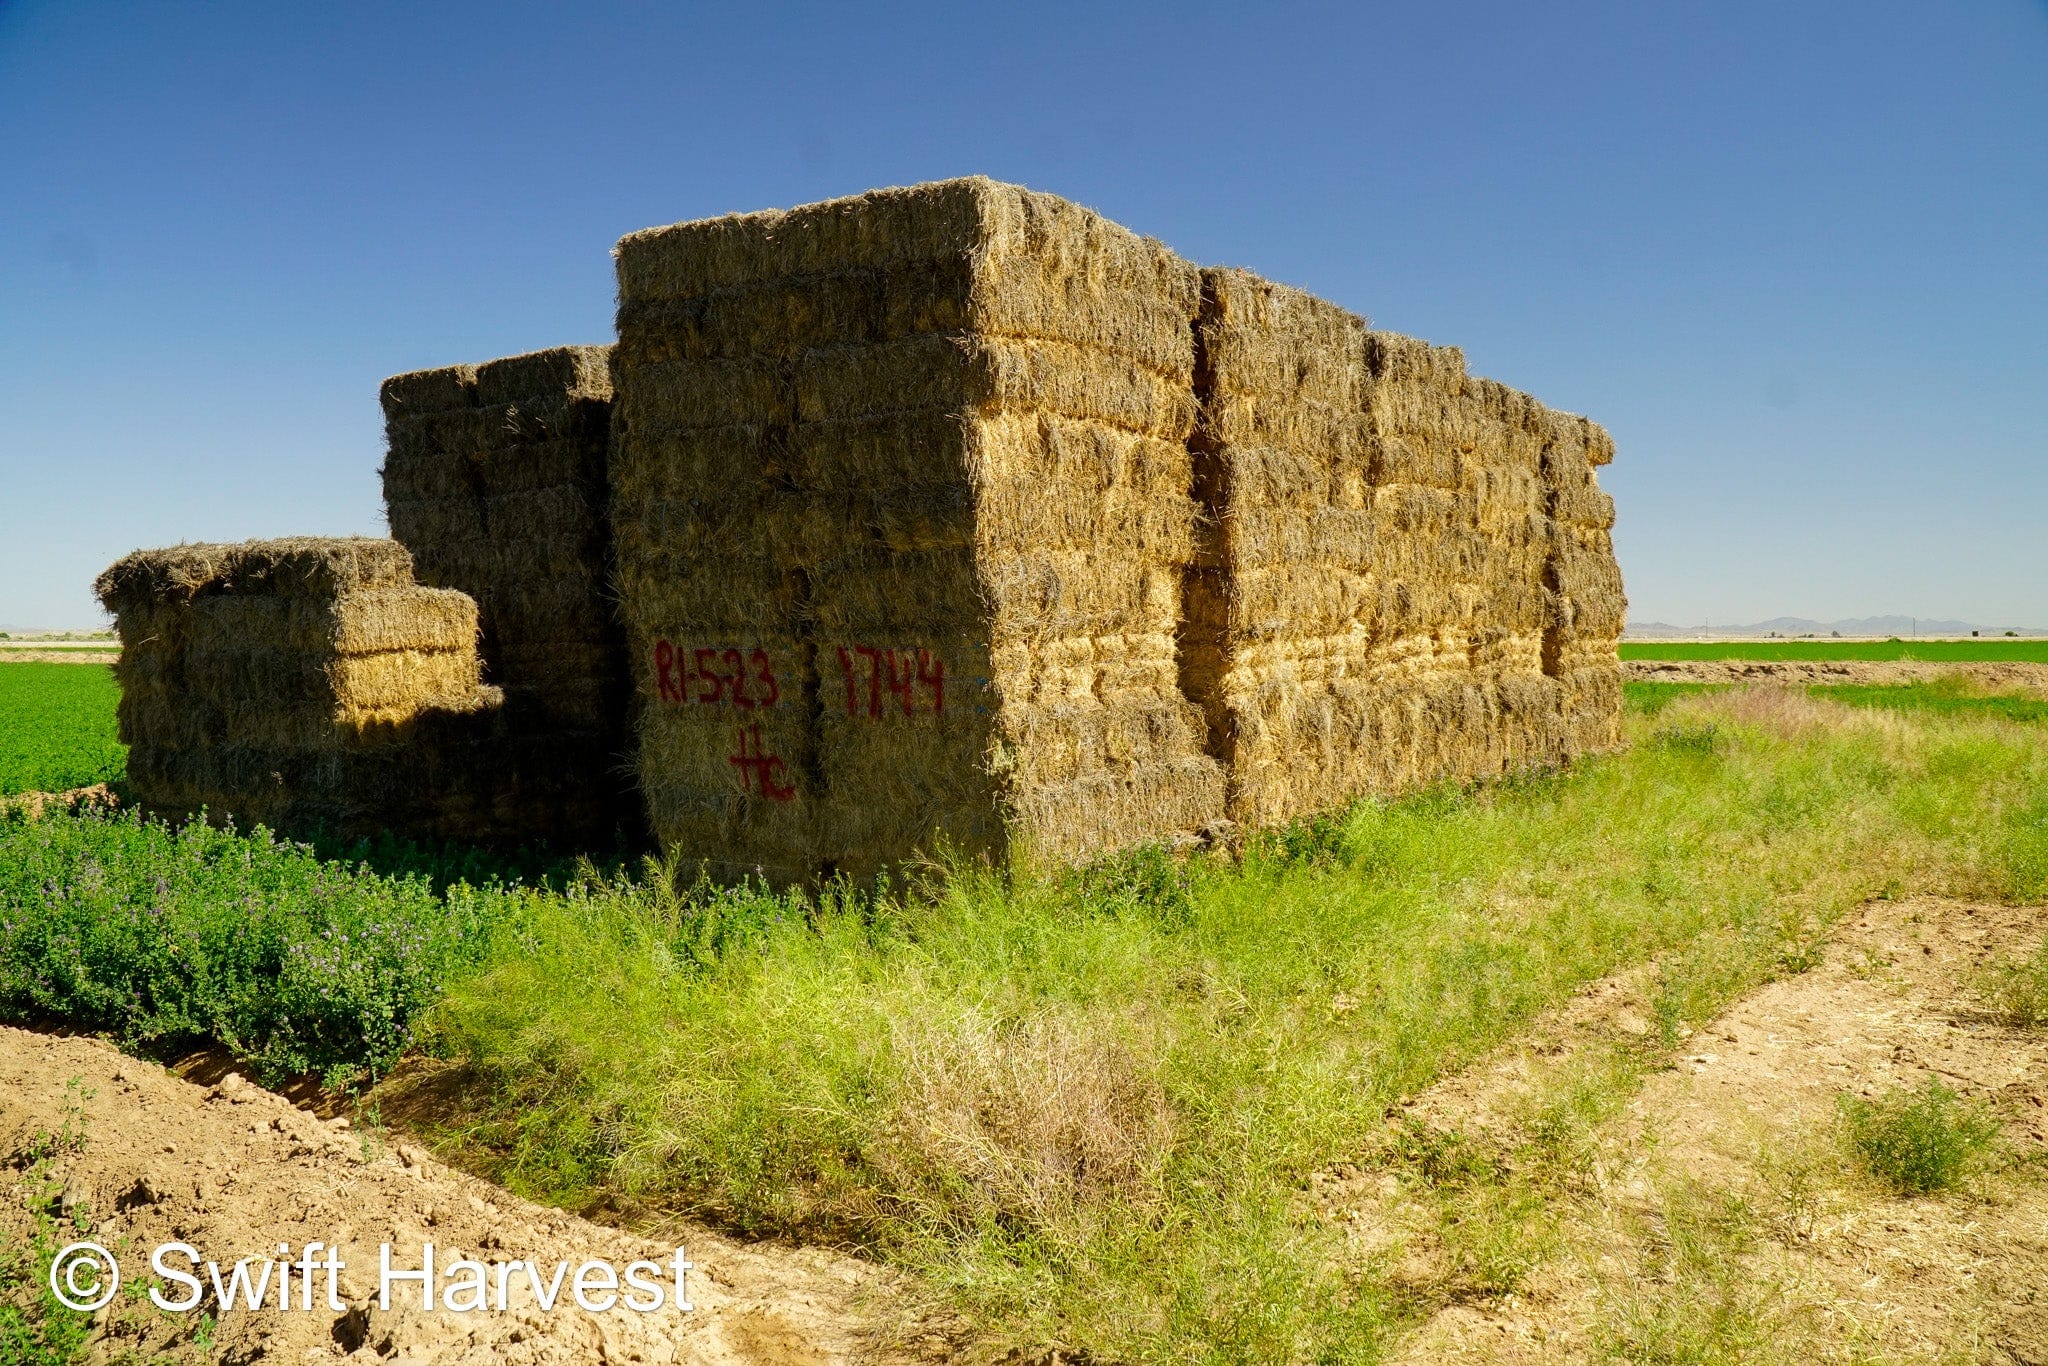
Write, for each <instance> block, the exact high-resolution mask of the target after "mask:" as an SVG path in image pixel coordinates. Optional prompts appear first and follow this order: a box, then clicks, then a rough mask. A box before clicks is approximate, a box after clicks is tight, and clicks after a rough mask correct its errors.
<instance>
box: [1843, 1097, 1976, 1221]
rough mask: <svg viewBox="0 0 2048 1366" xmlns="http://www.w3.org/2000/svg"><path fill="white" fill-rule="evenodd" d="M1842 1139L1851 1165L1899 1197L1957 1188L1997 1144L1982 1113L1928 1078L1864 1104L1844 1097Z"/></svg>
mask: <svg viewBox="0 0 2048 1366" xmlns="http://www.w3.org/2000/svg"><path fill="white" fill-rule="evenodd" d="M1838 1104H1839V1106H1840V1108H1841V1115H1842V1127H1843V1134H1844V1137H1845V1138H1846V1139H1847V1140H1848V1144H1849V1150H1850V1152H1851V1153H1852V1154H1853V1155H1854V1156H1855V1158H1856V1160H1857V1162H1858V1163H1859V1164H1860V1165H1861V1166H1862V1167H1863V1169H1864V1170H1865V1171H1867V1172H1868V1173H1869V1174H1870V1175H1871V1176H1873V1177H1875V1178H1876V1179H1877V1180H1878V1181H1880V1182H1881V1183H1883V1184H1884V1185H1886V1186H1888V1187H1890V1188H1891V1189H1892V1190H1893V1191H1895V1192H1897V1193H1898V1194H1900V1195H1931V1194H1934V1193H1936V1192H1939V1191H1946V1190H1953V1189H1955V1188H1956V1187H1957V1186H1959V1185H1961V1184H1962V1182H1963V1179H1964V1178H1965V1177H1966V1176H1968V1175H1969V1174H1970V1171H1971V1169H1972V1168H1973V1167H1975V1166H1976V1165H1977V1164H1978V1163H1979V1162H1980V1161H1982V1159H1983V1158H1984V1156H1985V1155H1986V1154H1987V1153H1988V1152H1989V1150H1990V1148H1991V1146H1992V1144H1993V1143H1994V1142H1996V1141H1997V1138H1998V1125H1997V1123H1996V1121H1994V1120H1993V1119H1992V1118H1991V1117H1990V1116H1989V1115H1988V1114H1986V1113H1985V1112H1984V1110H1983V1109H1982V1107H1980V1106H1978V1105H1974V1104H1972V1103H1970V1102H1969V1101H1966V1100H1965V1099H1963V1098H1962V1097H1961V1096H1958V1095H1957V1094H1956V1093H1955V1092H1954V1091H1951V1090H1950V1089H1949V1088H1948V1087H1946V1086H1944V1085H1942V1083H1941V1080H1940V1079H1939V1078H1938V1077H1936V1076H1934V1075H1933V1074H1932V1073H1929V1074H1928V1076H1927V1079H1926V1080H1925V1081H1923V1082H1922V1083H1921V1084H1920V1085H1919V1086H1918V1087H1899V1088H1896V1089H1894V1090H1892V1091H1889V1092H1887V1093H1885V1094H1884V1095H1881V1096H1878V1097H1876V1098H1874V1099H1870V1100H1865V1099H1864V1098H1862V1097H1860V1096H1852V1095H1848V1094H1844V1095H1842V1096H1841V1097H1840V1099H1839V1102H1838Z"/></svg>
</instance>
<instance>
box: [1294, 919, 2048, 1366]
mask: <svg viewBox="0 0 2048 1366" xmlns="http://www.w3.org/2000/svg"><path fill="white" fill-rule="evenodd" d="M2044 932H2048V908H2043V907H2033V908H2030V909H2014V908H2009V907H1999V906H1983V905H1973V904H1968V903H1960V902H1945V901H1934V900H1914V901H1906V902H1876V903H1872V904H1870V905H1869V906H1867V907H1865V908H1864V911H1863V913H1862V914H1861V915H1859V916H1857V917H1855V918H1853V919H1852V920H1851V921H1849V922H1848V923H1847V924H1845V925H1844V926H1843V927H1842V928H1841V929H1840V931H1839V932H1838V933H1837V934H1836V936H1835V937H1834V939H1833V940H1832V941H1831V942H1830V943H1829V944H1828V945H1827V946H1826V948H1825V951H1824V959H1823V961H1822V962H1821V963H1820V964H1819V965H1818V966H1815V967H1813V968H1811V969H1810V970H1809V971H1806V972H1803V973H1798V974H1797V975H1793V976H1788V977H1786V978H1783V979H1782V980H1779V981H1776V982H1773V983H1771V984H1769V985H1767V986H1765V987H1763V988H1762V989H1761V990H1758V991H1756V992H1754V993H1752V994H1751V995H1750V996H1748V997H1747V998H1746V999H1744V1000H1742V1001H1740V1002H1738V1003H1736V1004H1735V1005H1734V1006H1733V1007H1732V1008H1731V1009H1729V1010H1727V1011H1726V1012H1725V1013H1724V1014H1722V1015H1721V1016H1720V1017H1719V1018H1718V1019H1716V1020H1714V1021H1713V1022H1712V1023H1711V1024H1709V1025H1707V1026H1706V1027H1704V1028H1701V1029H1699V1030H1698V1031H1696V1032H1694V1033H1693V1034H1691V1035H1690V1037H1688V1038H1686V1039H1685V1040H1684V1042H1683V1043H1682V1044H1681V1045H1680V1047H1679V1050H1678V1052H1677V1054H1676V1056H1675V1057H1673V1058H1672V1059H1671V1060H1670V1063H1669V1065H1668V1066H1666V1067H1664V1068H1663V1069H1662V1070H1653V1071H1652V1072H1651V1073H1650V1074H1649V1075H1648V1076H1647V1078H1646V1079H1645V1080H1644V1081H1643V1083H1642V1085H1641V1087H1640V1089H1639V1090H1636V1091H1634V1093H1633V1095H1632V1097H1631V1098H1630V1099H1629V1100H1628V1101H1627V1103H1626V1106H1625V1108H1624V1109H1623V1111H1622V1112H1621V1113H1620V1114H1619V1115H1617V1116H1615V1117H1614V1118H1612V1119H1611V1120H1608V1121H1607V1122H1605V1123H1603V1124H1601V1125H1600V1126H1598V1127H1597V1128H1596V1129H1595V1130H1594V1139H1593V1142H1592V1144H1591V1145H1590V1147H1589V1148H1588V1149H1587V1150H1586V1151H1585V1152H1584V1153H1583V1154H1582V1164H1581V1165H1577V1166H1574V1167H1573V1168H1572V1169H1571V1170H1570V1171H1569V1173H1567V1174H1566V1175H1565V1176H1564V1177H1562V1178H1555V1179H1553V1180H1551V1181H1550V1182H1548V1183H1546V1184H1544V1185H1541V1186H1538V1187H1535V1189H1539V1190H1542V1191H1543V1192H1544V1194H1545V1196H1546V1197H1547V1199H1548V1200H1549V1202H1550V1209H1549V1217H1548V1218H1531V1219H1525V1220H1523V1221H1522V1222H1521V1223H1520V1225H1519V1226H1518V1230H1517V1231H1518V1233H1519V1235H1520V1236H1521V1237H1522V1238H1523V1239H1524V1241H1523V1242H1522V1243H1521V1244H1520V1245H1519V1246H1515V1247H1511V1248H1510V1251H1511V1252H1513V1253H1514V1254H1516V1255H1518V1256H1519V1257H1520V1258H1521V1259H1522V1263H1521V1264H1520V1265H1519V1267H1518V1270H1520V1272H1521V1274H1519V1275H1518V1276H1514V1277H1510V1278H1508V1279H1511V1280H1513V1281H1514V1282H1515V1283H1514V1284H1513V1285H1512V1287H1511V1288H1507V1289H1505V1290H1502V1289H1500V1288H1499V1287H1495V1288H1494V1290H1493V1292H1492V1293H1480V1292H1475V1291H1474V1290H1473V1289H1472V1288H1471V1284H1470V1282H1471V1276H1470V1274H1469V1261H1470V1257H1471V1248H1472V1247H1473V1246H1477V1247H1479V1248H1480V1250H1481V1252H1482V1254H1483V1253H1485V1252H1487V1251H1489V1250H1491V1251H1492V1252H1494V1253H1495V1254H1496V1255H1500V1248H1501V1245H1502V1243H1503V1242H1504V1241H1508V1242H1511V1241H1512V1240H1505V1239H1503V1238H1502V1237H1500V1236H1499V1230H1495V1235H1496V1236H1495V1238H1494V1241H1493V1242H1490V1243H1489V1242H1487V1241H1485V1240H1484V1239H1479V1240H1476V1241H1475V1240H1473V1239H1472V1238H1471V1237H1470V1236H1469V1235H1470V1231H1469V1230H1466V1233H1467V1238H1466V1242H1465V1244H1464V1245H1463V1255H1465V1257H1466V1258H1467V1262H1468V1266H1467V1267H1466V1268H1465V1270H1464V1273H1463V1274H1462V1275H1461V1272H1460V1268H1458V1267H1457V1266H1455V1265H1453V1262H1454V1261H1455V1260H1456V1258H1457V1257H1458V1256H1459V1255H1460V1252H1459V1248H1458V1247H1457V1246H1454V1245H1453V1244H1455V1243H1456V1242H1457V1240H1456V1239H1452V1240H1450V1241H1448V1242H1447V1241H1446V1239H1445V1238H1444V1236H1443V1234H1444V1229H1445V1227H1446V1225H1445V1223H1444V1221H1443V1219H1442V1218H1441V1217H1440V1214H1439V1212H1438V1211H1437V1210H1434V1209H1431V1208H1427V1207H1426V1204H1425V1202H1423V1201H1421V1200H1419V1199H1418V1197H1417V1193H1416V1192H1414V1191H1411V1190H1404V1189H1396V1188H1395V1187H1394V1186H1393V1185H1392V1184H1391V1183H1387V1182H1385V1181H1384V1180H1382V1181H1381V1182H1379V1183H1377V1184H1376V1183H1375V1181H1374V1180H1373V1179H1372V1176H1371V1173H1369V1172H1367V1173H1361V1174H1358V1175H1353V1176H1351V1177H1350V1179H1348V1180H1336V1181H1329V1182H1327V1183H1326V1184H1327V1186H1328V1192H1327V1194H1326V1199H1327V1200H1328V1201H1329V1202H1330V1203H1332V1204H1333V1205H1335V1206H1337V1207H1339V1208H1340V1209H1342V1210H1343V1211H1344V1212H1346V1213H1348V1214H1349V1215H1350V1216H1351V1217H1352V1218H1353V1219H1354V1220H1355V1222H1356V1223H1357V1225H1358V1227H1359V1228H1360V1229H1361V1231H1362V1236H1365V1237H1367V1238H1369V1239H1377V1241H1378V1244H1379V1245H1380V1246H1381V1247H1383V1248H1386V1249H1391V1250H1393V1252H1394V1255H1397V1256H1399V1257H1400V1258H1401V1259H1402V1262H1403V1264H1404V1265H1405V1266H1406V1267H1407V1269H1408V1271H1407V1274H1408V1275H1409V1276H1410V1277H1411V1278H1412V1283H1413V1284H1415V1285H1416V1286H1417V1287H1418V1289H1419V1292H1420V1294H1421V1296H1422V1297H1425V1298H1433V1299H1434V1301H1435V1303H1436V1307H1435V1308H1434V1310H1433V1311H1432V1312H1431V1313H1429V1314H1428V1316H1427V1317H1426V1319H1425V1321H1424V1322H1423V1324H1422V1326H1421V1328H1420V1329H1419V1331H1417V1332H1415V1333H1414V1334H1413V1335H1412V1336H1410V1337H1409V1338H1408V1340H1407V1342H1406V1344H1405V1347H1404V1350H1403V1351H1402V1352H1401V1354H1400V1357H1399V1359H1400V1360H1402V1361H1404V1362H1409V1363H1416V1364H1417V1366H1419V1364H1420V1363H1424V1362H1437V1361H1497V1362H1516V1363H1525V1362H1580V1361H1588V1362H1590V1361H1606V1360H1629V1361H1695V1360H1716V1361H1718V1360H1742V1361H1757V1362H1787V1363H1790V1362H1809V1361H1813V1362H1832V1361H1840V1362H1852V1361H1853V1362H1867V1361H1872V1360H1885V1361H1900V1362H1906V1361H1912V1362H1929V1363H1932V1362H1949V1361H1973V1362H1974V1361H1984V1362H1998V1363H2009V1364H2013V1366H2041V1364H2042V1363H2048V1031H2044V1030H2040V1029H2031V1030H2020V1029H2014V1028H2010V1027H2007V1026H2005V1025H2003V1024H2001V1023H1999V1022H1998V1020H1997V1019H1996V1018H1994V1017H1992V1016H1991V1015H1990V1014H1989V1013H1987V1012H1986V1011H1985V1010H1984V1009H1982V1008H1981V1007H1980V1006H1979V1005H1978V1004H1977V1002H1976V999H1975V997H1974V996H1973V995H1972V992H1971V990H1970V983H1971V981H1972V980H1973V977H1974V975H1975V974H1976V973H1977V972H1978V970H1979V969H1980V967H1981V965H1982V964H1983V963H1985V962H1986V961H1988V960H1989V959H1991V958H1992V957H1993V956H2006V957H2010V956H2012V955H2015V954H2020V953H2024V952H2025V951H2027V950H2029V949H2031V948H2032V947H2033V946H2034V945H2037V944H2039V943H2040V942H2041V938H2042V935H2043V933H2044ZM1652 1017H1653V1007H1652V1003H1651V977H1650V975H1649V974H1648V973H1644V972H1635V973H1631V974H1626V975H1624V976H1621V977H1617V978H1615V979H1612V980H1610V981H1607V982H1603V983H1601V984H1599V985H1598V986H1597V987H1595V988H1594V989H1592V990H1591V991H1588V992H1586V993H1584V994H1582V995H1581V996H1580V997H1579V998H1578V999H1577V1000H1576V1001H1574V1002H1572V1003H1571V1004H1570V1005H1569V1006H1567V1007H1566V1008H1565V1009H1563V1010H1562V1011H1560V1012H1557V1013H1556V1014H1555V1015H1554V1016H1553V1017H1551V1018H1549V1019H1546V1020H1544V1021H1542V1022H1541V1023H1540V1024H1539V1025H1538V1027H1537V1028H1535V1029H1533V1030H1531V1031H1529V1033H1528V1034H1527V1035H1525V1036H1524V1038H1523V1039H1522V1040H1521V1041H1520V1042H1518V1044H1517V1045H1516V1046H1515V1047H1513V1048H1511V1049H1509V1050H1507V1051H1506V1052H1504V1053H1503V1054H1502V1055H1500V1056H1499V1057H1497V1058H1495V1059H1492V1060H1490V1061H1489V1062H1488V1063H1486V1064H1484V1065H1482V1066H1480V1067H1477V1068H1474V1069H1472V1070H1471V1071H1469V1072H1467V1073H1465V1074H1463V1075H1461V1076H1458V1077H1454V1078H1451V1079H1449V1080H1447V1081H1446V1082H1444V1083H1443V1084H1441V1085H1440V1086H1438V1087H1437V1088H1435V1089H1434V1090H1432V1091H1431V1092H1428V1093H1425V1094H1424V1095H1423V1096H1422V1097H1420V1098H1419V1100H1418V1102H1417V1104H1416V1105H1415V1107H1414V1108H1413V1109H1412V1111H1411V1112H1410V1114H1409V1116H1408V1118H1409V1119H1410V1120H1411V1121H1412V1122H1416V1123H1419V1124H1421V1125H1423V1126H1425V1127H1426V1129H1427V1130H1429V1131H1433V1132H1436V1133H1440V1134H1441V1133H1454V1132H1460V1131H1462V1132H1467V1133H1471V1132H1475V1131H1476V1132H1484V1133H1487V1134H1489V1135H1491V1136H1493V1138H1494V1139H1495V1140H1496V1141H1497V1142H1498V1141H1500V1140H1506V1143H1505V1146H1507V1147H1512V1146H1513V1144H1514V1143H1515V1142H1518V1141H1522V1140H1524V1139H1526V1138H1527V1137H1528V1136H1529V1134H1530V1133H1531V1132H1532V1127H1533V1126H1540V1125H1541V1124H1542V1123H1544V1122H1546V1121H1545V1117H1546V1116H1549V1117H1551V1118H1552V1120H1554V1117H1555V1116H1556V1115H1557V1114H1558V1109H1557V1106H1558V1103H1559V1098H1560V1097H1566V1098H1569V1097H1570V1096H1572V1095H1573V1094H1574V1091H1573V1087H1574V1085H1578V1086H1579V1087H1581V1092H1580V1093H1583V1087H1584V1083H1585V1080H1586V1079H1587V1078H1588V1077H1598V1076H1599V1074H1600V1072H1601V1069H1602V1067H1603V1066H1607V1065H1609V1062H1610V1061H1611V1059H1612V1057H1613V1056H1615V1055H1614V1053H1613V1051H1612V1050H1613V1048H1614V1047H1615V1046H1616V1045H1617V1044H1619V1045H1623V1046H1626V1044H1627V1042H1628V1041H1629V1040H1631V1039H1633V1038H1640V1037H1642V1036H1643V1035H1645V1034H1646V1033H1647V1032H1649V1031H1650V1030H1651V1029H1652V1028H1653V1026H1652V1025H1651V1023H1650V1022H1651V1019H1652ZM1930 1073H1931V1074H1932V1075H1933V1076H1935V1077H1937V1078H1939V1079H1940V1080H1941V1081H1942V1082H1943V1083H1944V1084H1945V1085H1947V1086H1949V1087H1951V1088H1952V1089H1954V1090H1955V1091H1956V1092H1958V1093H1960V1094H1961V1095H1962V1096H1963V1097H1965V1098H1966V1100H1968V1101H1969V1102H1973V1103H1975V1104H1978V1105H1981V1106H1982V1107H1984V1108H1985V1110H1986V1111H1987V1112H1988V1113H1990V1114H1991V1115H1993V1116H1994V1117H1995V1118H1996V1120H1997V1123H1998V1127H1999V1130H2000V1136H1999V1139H1998V1142H1997V1147H1996V1149H1995V1154H1994V1157H1993V1158H1992V1159H1991V1161H1990V1164H1989V1166H1988V1167H1987V1168H1986V1169H1985V1170H1984V1171H1982V1172H1981V1173H1980V1174H1979V1175H1978V1176H1977V1177H1976V1178H1974V1179H1973V1180H1972V1181H1970V1182H1969V1183H1968V1184H1967V1185H1966V1186H1965V1187H1964V1188H1963V1189H1961V1190H1957V1191H1952V1192H1949V1193H1947V1194H1942V1195H1926V1196H1917V1197H1903V1196H1899V1195H1896V1194H1893V1193H1891V1192H1890V1191H1888V1190H1885V1189H1881V1188H1879V1187H1877V1186H1876V1185H1875V1184H1874V1183H1873V1182H1872V1181H1871V1180H1870V1179H1869V1178H1868V1177H1867V1176H1864V1175H1863V1174H1861V1173H1860V1172H1859V1171H1858V1170H1857V1169H1856V1168H1855V1167H1854V1164H1853V1163H1852V1162H1851V1161H1850V1160H1849V1159H1848V1157H1847V1156H1846V1154H1845V1151H1844V1147H1843V1144H1842V1142H1841V1139H1840V1130H1839V1120H1838V1118H1837V1115H1838V1109H1837V1097H1839V1096H1840V1095H1842V1094H1844V1093H1849V1094H1856V1095H1865V1096H1868V1095H1872V1094H1876V1093H1880V1092H1883V1091H1885V1090H1887V1089H1889V1088H1892V1087H1896V1086H1911V1085H1916V1084H1919V1083H1920V1082H1922V1081H1923V1080H1924V1078H1926V1077H1927V1076H1928V1075H1929V1074H1930ZM1496 1150H1499V1149H1496ZM1361 1178H1362V1179H1361ZM1509 1188H1510V1189H1512V1181H1510V1182H1509ZM1507 1205H1508V1206H1509V1207H1511V1206H1512V1200H1511V1199H1510V1200H1509V1201H1508V1202H1507ZM1347 1207H1348V1208H1347ZM1512 1224H1514V1216H1513V1215H1512V1214H1510V1215H1509V1216H1503V1223H1502V1227H1503V1228H1506V1227H1508V1226H1509V1225H1512ZM1446 1285H1449V1286H1451V1287H1453V1288H1451V1289H1450V1290H1448V1291H1440V1292H1437V1293H1433V1292H1432V1287H1443V1286H1446ZM1460 1287H1462V1288H1460Z"/></svg>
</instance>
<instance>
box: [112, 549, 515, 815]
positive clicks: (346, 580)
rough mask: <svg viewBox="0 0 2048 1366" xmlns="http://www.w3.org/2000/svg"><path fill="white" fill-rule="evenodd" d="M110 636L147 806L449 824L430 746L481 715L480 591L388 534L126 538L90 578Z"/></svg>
mask: <svg viewBox="0 0 2048 1366" xmlns="http://www.w3.org/2000/svg"><path fill="white" fill-rule="evenodd" d="M94 587H95V589H96V591H97V592H98V594H99V597H100V601H101V602H102V603H104V604H105V605H106V607H107V609H108V610H109V611H110V612H112V613H113V614H114V620H115V625H116V627H117V629H118V631H119V633H120V637H121V658H120V662H119V663H118V664H117V665H116V666H115V670H116V673H117V675H118V677H119V679H120V682H121V703H120V711H119V724H120V733H121V739H122V741H123V742H124V743H126V744H127V745H128V746H129V753H128V782H129V786H130V788H131V790H132V791H133V793H134V795H135V798H136V799H137V801H139V802H140V803H141V804H142V805H143V806H144V807H146V808H148V809H151V810H154V811H158V812H163V813H166V814H183V813H187V812H191V811H196V810H198V809H199V808H201V807H205V808H206V809H207V810H208V812H209V813H210V814H211V815H213V816H215V817H232V818H233V819H235V820H236V821H237V822H239V823H241V824H244V825H254V824H263V825H268V826H270V827H271V828H273V829H285V830H307V829H314V828H324V829H326V830H328V831H330V832H333V833H336V834H342V835H367V834H374V833H377V832H379V831H383V830H386V829H398V830H401V831H404V832H407V833H455V832H454V831H449V830H446V825H447V822H448V819H449V818H450V817H451V816H454V817H459V815H460V812H459V803H455V802H446V801H443V800H441V798H442V796H443V795H444V794H446V793H449V792H452V791H455V790H458V789H460V788H461V787H462V786H463V785H464V783H465V775H464V774H462V773H460V772H457V771H450V769H449V766H448V764H447V763H446V762H445V761H444V759H443V758H442V755H443V753H444V747H443V746H441V745H439V744H438V743H436V739H437V736H438V735H439V733H440V728H442V727H450V726H452V727H455V728H457V729H460V728H462V727H464V726H466V725H468V724H470V723H471V722H472V721H473V719H474V718H476V717H478V716H480V715H484V714H487V713H488V712H489V711H490V710H491V709H493V708H494V707H495V706H496V705H497V704H498V702H499V698H498V696H497V694H496V693H495V692H494V691H493V690H491V689H488V688H484V687H482V686H480V684H479V664H478V658H477V652H476V634H477V616H476V604H475V603H473V602H472V601H470V599H469V598H467V597H465V596H464V595H462V594H461V593H455V592H448V591H444V590H439V589H433V588H423V587H420V586H419V585H418V584H416V583H414V582H413V577H412V560H411V557H410V556H408V555H407V554H406V552H405V549H404V547H402V546H400V545H398V544H397V543H396V542H394V541H385V540H369V539H363V538H345V539H320V538H311V537H308V538H296V539H290V540H276V541H249V542H246V543H243V544H240V545H181V546H176V547H173V548H171V549H167V550H144V551H137V552H135V553H134V554H132V555H129V556H127V557H126V558H124V559H122V560H120V561H118V562H117V563H116V564H114V565H113V566H112V567H111V568H109V569H108V570H107V571H106V572H105V573H103V574H102V575H100V577H99V579H98V581H97V582H96V584H95V585H94Z"/></svg>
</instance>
